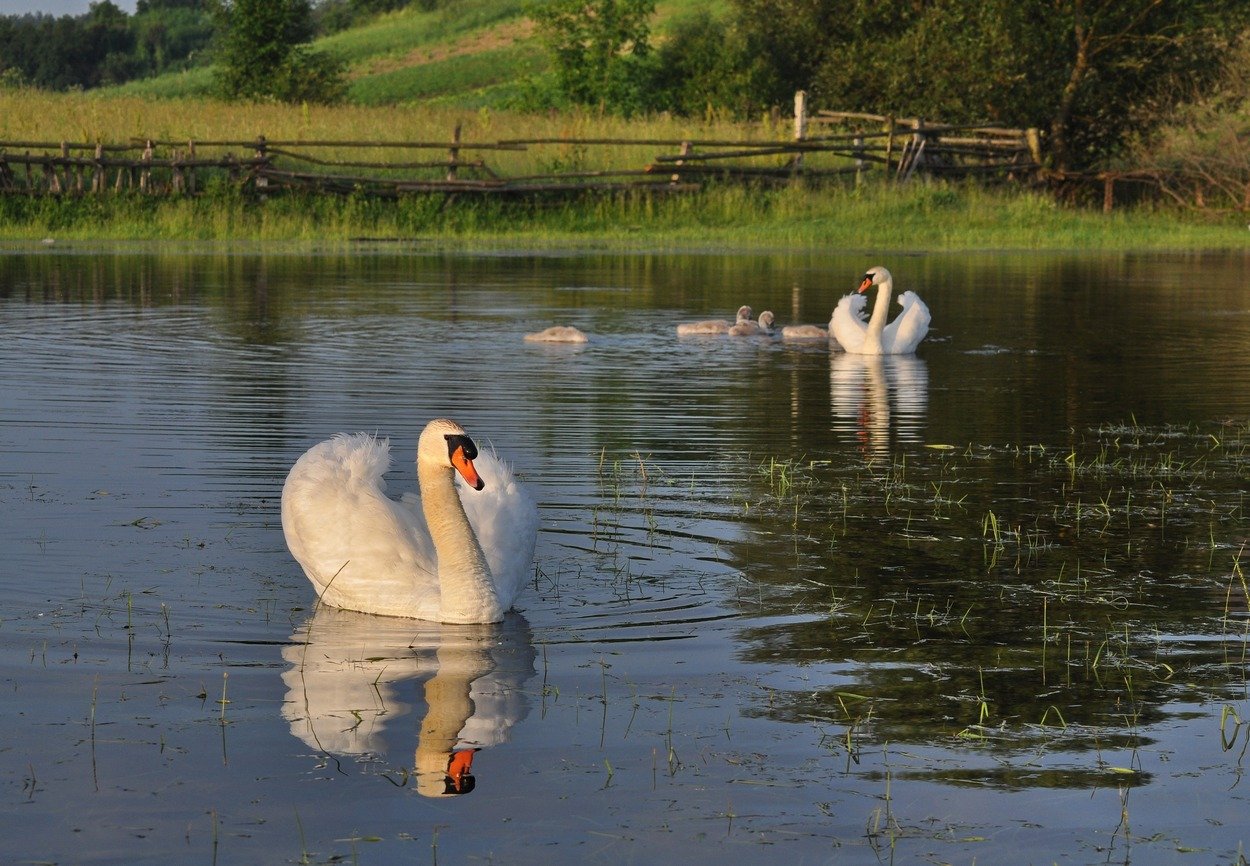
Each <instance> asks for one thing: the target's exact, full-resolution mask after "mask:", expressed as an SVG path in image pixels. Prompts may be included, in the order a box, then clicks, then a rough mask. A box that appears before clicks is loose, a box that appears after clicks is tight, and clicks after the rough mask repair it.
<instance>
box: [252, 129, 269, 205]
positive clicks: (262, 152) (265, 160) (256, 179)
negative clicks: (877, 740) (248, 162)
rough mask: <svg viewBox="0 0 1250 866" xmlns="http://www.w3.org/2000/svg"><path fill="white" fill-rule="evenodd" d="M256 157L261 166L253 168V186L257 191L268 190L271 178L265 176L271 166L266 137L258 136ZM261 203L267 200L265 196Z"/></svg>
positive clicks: (262, 196)
mask: <svg viewBox="0 0 1250 866" xmlns="http://www.w3.org/2000/svg"><path fill="white" fill-rule="evenodd" d="M254 155H255V157H256V158H257V159H258V160H260V165H256V166H253V168H252V184H253V186H255V187H256V188H257V189H266V188H268V186H269V178H268V177H266V176H265V174H264V171H265V168H266V167H267V166H268V165H269V155H268V145H267V144H265V136H263V135H258V136H256V151H255V154H254ZM260 198H261V201H264V200H265V196H264V195H263V194H262V195H261V197H260Z"/></svg>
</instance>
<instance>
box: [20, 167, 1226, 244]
mask: <svg viewBox="0 0 1250 866" xmlns="http://www.w3.org/2000/svg"><path fill="white" fill-rule="evenodd" d="M0 226H2V227H3V228H0V237H3V238H5V239H9V240H20V239H26V240H39V239H43V238H53V239H56V240H57V241H74V240H131V239H141V240H197V241H221V240H240V239H242V240H254V241H299V242H345V241H351V240H354V239H360V238H370V239H393V240H412V239H421V240H423V241H427V242H436V243H441V244H446V245H451V246H460V245H469V246H509V247H519V248H526V247H532V248H541V247H549V246H560V245H567V244H584V243H586V242H594V243H595V244H597V245H604V244H606V245H609V246H615V247H620V248H637V247H646V248H650V249H660V248H692V247H700V248H732V249H747V248H755V249H764V248H782V247H789V248H834V249H863V250H899V251H916V250H986V249H995V250H997V249H1038V250H1060V249H1080V250H1128V249H1204V248H1206V249H1211V248H1229V247H1244V246H1245V245H1246V243H1247V241H1248V240H1250V237H1247V235H1250V231H1248V230H1247V229H1246V227H1245V226H1244V225H1241V224H1238V225H1225V226H1213V225H1204V224H1197V223H1186V222H1179V221H1178V220H1177V219H1175V218H1174V217H1172V216H1169V215H1166V214H1158V213H1151V212H1147V211H1133V212H1125V213H1120V214H1115V215H1112V216H1111V217H1109V218H1108V217H1104V216H1103V215H1102V214H1101V213H1092V212H1087V211H1077V210H1070V209H1066V208H1061V207H1057V206H1055V205H1054V204H1053V203H1052V202H1051V201H1050V200H1048V199H1046V198H1045V197H1043V196H1040V195H1036V194H1032V193H1027V192H1012V191H997V192H990V191H985V190H978V189H973V188H959V189H956V188H951V187H945V186H940V185H925V184H914V185H911V186H908V187H903V188H895V187H877V186H874V187H873V188H871V189H866V188H861V189H859V190H854V189H847V188H836V187H835V188H822V189H812V188H806V187H802V186H797V187H791V188H784V189H759V188H751V187H743V186H737V185H733V186H712V187H709V188H707V189H705V190H703V191H700V192H698V193H693V194H676V195H648V194H637V193H618V194H609V195H592V196H582V197H578V198H576V199H563V200H561V199H552V200H547V201H533V200H531V201H507V200H501V199H493V198H466V197H458V198H456V199H454V200H452V201H450V202H448V201H445V200H444V198H443V197H442V196H419V197H412V198H405V199H401V200H399V201H384V200H379V199H371V198H365V197H360V196H350V197H346V198H331V197H326V196H304V195H291V196H274V197H271V198H269V199H268V200H267V201H264V202H256V201H253V200H250V199H247V198H244V197H241V196H240V195H239V194H238V193H237V191H234V190H228V189H225V188H219V189H218V190H216V191H215V192H213V193H210V194H208V195H205V196H203V197H200V198H196V199H153V198H148V197H143V196H138V195H120V196H104V197H87V198H82V199H64V200H61V199H30V198H24V197H22V198H15V197H0Z"/></svg>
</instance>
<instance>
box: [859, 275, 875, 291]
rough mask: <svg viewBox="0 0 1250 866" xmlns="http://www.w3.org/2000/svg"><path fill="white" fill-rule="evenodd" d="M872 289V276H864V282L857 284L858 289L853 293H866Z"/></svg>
mask: <svg viewBox="0 0 1250 866" xmlns="http://www.w3.org/2000/svg"><path fill="white" fill-rule="evenodd" d="M871 288H872V274H864V281H863V282H862V283H860V284H859V288H858V289H856V290H855V291H857V292H861V293H862V292H866V291H868V290H869V289H871Z"/></svg>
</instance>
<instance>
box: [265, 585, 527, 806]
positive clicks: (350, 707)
mask: <svg viewBox="0 0 1250 866" xmlns="http://www.w3.org/2000/svg"><path fill="white" fill-rule="evenodd" d="M291 639H292V644H291V645H290V646H288V647H286V648H285V649H284V650H283V651H282V657H283V658H284V659H285V660H286V661H287V663H288V665H289V667H288V668H287V670H286V671H285V672H284V673H283V674H282V681H283V682H284V683H285V684H286V689H287V691H286V700H285V701H284V703H283V706H282V716H283V718H285V719H286V720H287V722H289V723H290V725H291V733H292V734H293V735H294V736H296V737H298V738H299V739H300V740H303V741H304V742H305V743H306V744H307V745H308V746H309V747H310V748H312V749H316V750H317V751H320V752H326V753H329V754H333V755H338V756H356V755H369V754H385V753H386V752H387V750H388V743H387V739H388V738H394V737H398V738H399V739H401V740H403V739H407V738H408V737H410V736H412V735H413V734H415V735H416V738H417V745H416V752H415V756H414V758H413V775H414V777H415V780H416V787H417V791H418V793H420V794H422V795H423V796H427V797H444V796H454V795H457V794H467V793H469V792H470V791H472V790H473V788H474V786H475V785H476V780H475V777H474V775H473V772H472V769H473V758H474V755H475V754H476V753H477V752H478V751H480V750H482V749H487V748H490V747H491V746H495V745H498V744H500V743H503V742H506V741H507V740H508V737H509V735H510V732H511V729H512V726H513V725H515V724H516V723H517V722H519V721H521V720H522V719H524V718H525V716H526V715H527V714H528V712H529V703H528V701H527V699H526V696H525V693H524V691H523V686H524V684H525V682H526V681H527V680H529V679H530V677H532V676H533V675H534V659H535V653H534V644H533V641H532V639H531V636H530V628H529V623H527V622H526V621H525V619H524V617H522V616H520V615H519V614H515V613H512V614H508V615H507V617H506V618H505V619H504V621H503V622H501V623H491V624H472V625H450V624H442V623H435V622H423V621H421V620H413V619H404V618H399V617H380V616H372V615H369V614H361V613H354V612H352V611H346V610H339V609H337V608H329V607H320V608H319V609H318V610H317V612H316V613H315V614H314V615H313V616H312V617H311V618H310V619H309V620H308V621H307V622H305V623H304V625H303V626H301V627H300V628H298V629H296V631H295V634H294V635H292V638H291ZM413 711H417V712H423V713H424V715H423V716H422V718H421V721H420V726H419V729H417V727H416V726H415V725H411V724H402V723H401V722H400V720H401V719H402V718H403V717H404V716H406V715H408V713H410V712H413Z"/></svg>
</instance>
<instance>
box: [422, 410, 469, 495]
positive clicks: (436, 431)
mask: <svg viewBox="0 0 1250 866" xmlns="http://www.w3.org/2000/svg"><path fill="white" fill-rule="evenodd" d="M476 457H477V445H475V444H474V443H473V440H472V439H471V438H470V437H469V434H468V433H466V432H465V429H464V428H463V427H461V426H460V425H459V424H457V423H456V422H455V421H452V420H451V419H449V418H436V419H434V420H433V421H431V422H430V423H429V424H426V425H425V429H424V430H422V431H421V438H420V439H419V440H418V441H417V465H418V466H421V465H426V466H429V465H433V466H438V467H443V468H447V469H454V470H456V471H457V472H459V473H460V477H461V478H463V479H464V480H465V482H466V483H467V484H468V485H469V486H470V487H472V488H473V489H474V490H481V489H482V488H483V487H485V486H486V483H485V482H484V481H482V478H481V476H479V475H478V474H477V470H476V469H474V468H473V460H474V458H476Z"/></svg>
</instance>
